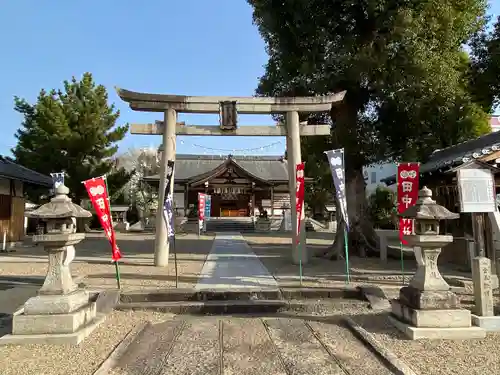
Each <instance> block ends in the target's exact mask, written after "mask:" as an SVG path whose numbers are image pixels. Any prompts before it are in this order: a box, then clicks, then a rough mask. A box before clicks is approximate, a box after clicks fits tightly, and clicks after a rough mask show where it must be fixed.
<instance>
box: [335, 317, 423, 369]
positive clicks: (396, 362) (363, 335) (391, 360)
mask: <svg viewBox="0 0 500 375" xmlns="http://www.w3.org/2000/svg"><path fill="white" fill-rule="evenodd" d="M343 320H344V322H345V323H346V324H347V327H348V328H349V330H351V332H352V333H353V334H354V335H355V336H356V337H357V338H358V339H360V340H361V341H362V342H363V343H364V344H365V345H366V346H368V347H370V348H371V349H373V351H374V352H375V353H376V354H377V355H378V356H379V357H380V358H381V359H382V360H383V361H384V362H385V363H386V364H387V365H388V367H389V368H390V370H391V371H393V372H394V373H395V374H397V375H417V373H416V372H415V371H413V370H412V369H411V368H410V367H409V366H408V365H407V364H406V363H404V362H403V361H402V360H400V359H399V358H398V357H397V356H396V355H395V354H394V353H392V352H391V351H390V350H389V349H387V348H386V347H385V346H384V345H382V344H381V343H379V342H378V341H377V340H376V339H375V337H373V335H372V334H371V333H369V332H368V331H366V330H365V329H364V328H363V327H361V326H360V325H359V324H358V323H356V322H355V321H354V320H352V319H351V318H349V317H344V318H343Z"/></svg>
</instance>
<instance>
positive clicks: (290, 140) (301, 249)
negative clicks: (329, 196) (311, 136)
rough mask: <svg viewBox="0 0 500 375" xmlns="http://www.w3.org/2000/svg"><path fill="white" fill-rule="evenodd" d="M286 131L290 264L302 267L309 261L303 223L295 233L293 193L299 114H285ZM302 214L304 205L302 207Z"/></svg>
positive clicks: (297, 160)
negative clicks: (290, 237)
mask: <svg viewBox="0 0 500 375" xmlns="http://www.w3.org/2000/svg"><path fill="white" fill-rule="evenodd" d="M286 129H287V133H286V148H287V159H288V160H287V164H288V188H289V190H290V210H291V217H292V262H293V263H294V264H299V263H300V260H302V264H303V265H304V264H307V262H308V260H309V256H308V253H307V246H306V231H305V223H301V225H300V233H297V220H298V215H297V205H296V201H295V194H296V193H295V192H296V190H297V180H296V166H297V164H299V163H301V161H302V157H301V151H300V124H299V113H298V112H297V111H290V112H287V113H286ZM302 212H304V205H302ZM302 216H304V215H302ZM299 238H300V243H297V239H299Z"/></svg>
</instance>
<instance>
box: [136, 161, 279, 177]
mask: <svg viewBox="0 0 500 375" xmlns="http://www.w3.org/2000/svg"><path fill="white" fill-rule="evenodd" d="M227 158H228V156H219V155H183V154H178V155H176V160H175V180H176V181H179V182H181V181H188V180H192V179H194V178H195V177H197V176H200V175H202V174H206V173H209V172H210V171H213V170H214V169H216V168H217V167H219V166H220V165H221V164H223V163H225V161H226V160H227ZM231 159H232V160H233V162H234V163H236V164H237V165H238V166H240V167H241V168H242V169H244V170H245V171H247V172H248V173H249V174H250V175H253V176H255V177H257V178H260V179H262V180H266V181H283V182H288V169H287V168H288V164H287V161H286V159H283V157H281V156H231ZM159 179H160V178H159V175H154V176H147V177H145V178H144V180H149V181H158V180H159Z"/></svg>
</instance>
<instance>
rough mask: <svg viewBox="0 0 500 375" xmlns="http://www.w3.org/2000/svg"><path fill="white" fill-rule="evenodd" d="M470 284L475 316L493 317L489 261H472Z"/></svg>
mask: <svg viewBox="0 0 500 375" xmlns="http://www.w3.org/2000/svg"><path fill="white" fill-rule="evenodd" d="M472 282H473V284H474V300H475V304H476V314H477V315H479V316H493V315H494V313H493V287H492V283H491V260H489V259H488V258H485V257H476V258H474V259H473V260H472Z"/></svg>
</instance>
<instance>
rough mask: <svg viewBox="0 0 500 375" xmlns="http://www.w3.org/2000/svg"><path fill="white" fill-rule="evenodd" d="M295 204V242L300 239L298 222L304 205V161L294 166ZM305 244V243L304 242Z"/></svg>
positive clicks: (300, 219)
mask: <svg viewBox="0 0 500 375" xmlns="http://www.w3.org/2000/svg"><path fill="white" fill-rule="evenodd" d="M295 176H296V187H297V190H296V192H295V206H296V209H297V243H299V241H300V222H301V221H302V219H303V217H302V206H303V205H304V163H300V164H297V166H296V173H295ZM304 245H305V244H304Z"/></svg>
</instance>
